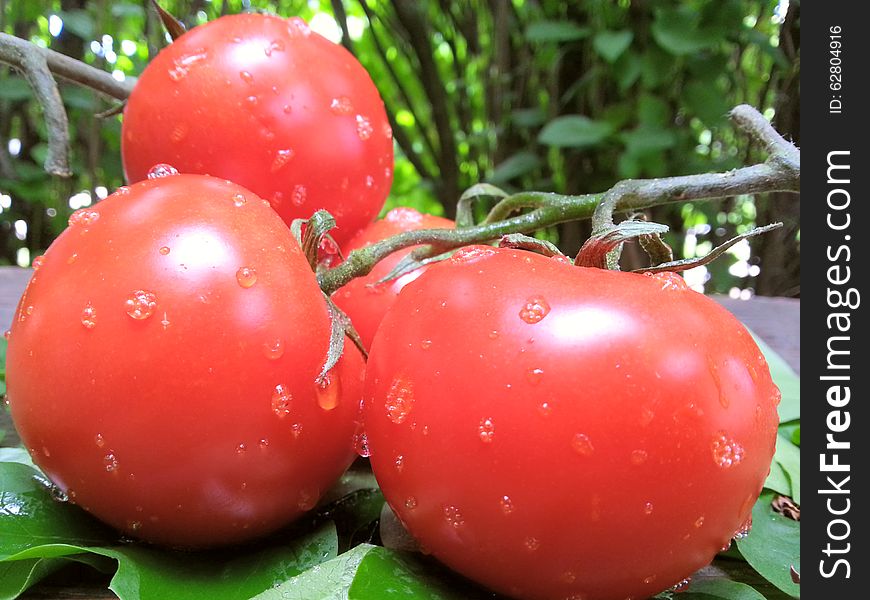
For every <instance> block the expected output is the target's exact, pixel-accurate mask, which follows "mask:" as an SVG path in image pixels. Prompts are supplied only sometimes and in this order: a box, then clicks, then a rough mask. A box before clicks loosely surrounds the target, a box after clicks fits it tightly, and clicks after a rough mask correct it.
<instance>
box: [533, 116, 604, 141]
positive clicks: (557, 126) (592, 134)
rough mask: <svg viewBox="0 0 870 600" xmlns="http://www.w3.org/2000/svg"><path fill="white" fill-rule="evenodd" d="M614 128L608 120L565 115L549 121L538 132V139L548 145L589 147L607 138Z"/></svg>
mask: <svg viewBox="0 0 870 600" xmlns="http://www.w3.org/2000/svg"><path fill="white" fill-rule="evenodd" d="M613 130H614V128H613V125H611V124H610V123H608V122H607V121H595V120H593V119H590V118H589V117H584V116H582V115H565V116H562V117H556V118H555V119H553V120H552V121H550V122H549V123H547V124H546V125H545V126H544V128H543V129H541V133H540V134H538V141H539V142H540V143H542V144H544V145H546V146H560V147H570V148H589V147H592V146H597V145H598V144H600V143H601V142H603V141H604V140H606V139H607V138H608V137H610V135H611V134H613Z"/></svg>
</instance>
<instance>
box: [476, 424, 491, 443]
mask: <svg viewBox="0 0 870 600" xmlns="http://www.w3.org/2000/svg"><path fill="white" fill-rule="evenodd" d="M477 435H478V437H480V441H481V442H483V443H484V444H490V443H492V439H493V437H495V423H494V422H493V420H492V417H485V418H483V419H481V420H480V425H478V426H477Z"/></svg>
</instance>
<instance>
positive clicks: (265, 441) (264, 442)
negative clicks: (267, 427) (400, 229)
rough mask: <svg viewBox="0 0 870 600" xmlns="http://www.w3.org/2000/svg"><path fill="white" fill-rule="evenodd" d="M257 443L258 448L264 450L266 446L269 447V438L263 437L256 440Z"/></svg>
mask: <svg viewBox="0 0 870 600" xmlns="http://www.w3.org/2000/svg"><path fill="white" fill-rule="evenodd" d="M257 445H258V446H260V450H265V449H266V448H268V447H269V440H268V439H266V438H263V439H261V440H260V441H259V442H258V444H257Z"/></svg>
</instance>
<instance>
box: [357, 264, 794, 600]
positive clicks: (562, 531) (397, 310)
mask: <svg viewBox="0 0 870 600" xmlns="http://www.w3.org/2000/svg"><path fill="white" fill-rule="evenodd" d="M778 401H779V392H778V390H777V388H776V387H775V386H774V384H773V383H772V381H771V378H770V373H769V370H768V368H767V365H766V363H765V361H764V358H763V357H762V355H761V353H760V352H759V350H758V347H757V346H756V345H755V343H754V342H753V341H752V338H751V337H750V335H749V334H748V333H747V332H746V330H745V329H744V328H743V326H742V325H741V324H740V323H739V322H738V321H737V320H736V319H735V318H734V317H733V316H732V315H731V314H729V313H728V312H726V311H725V310H724V309H722V308H721V307H720V306H719V305H717V304H716V303H715V302H713V301H712V300H710V299H708V298H705V297H704V296H702V295H700V294H698V293H696V292H694V291H692V290H690V289H688V288H687V287H686V285H685V284H684V282H683V280H682V278H680V277H679V276H678V275H674V274H665V275H661V276H643V275H638V274H631V273H620V272H611V271H605V270H598V269H589V268H579V267H574V266H572V265H570V264H565V263H563V262H559V261H556V260H552V259H548V258H545V257H542V256H539V255H536V254H531V253H529V252H523V251H518V250H496V249H493V248H489V247H472V248H469V249H465V250H463V251H461V252H460V253H458V254H457V255H455V256H454V257H453V258H452V259H450V260H449V261H446V262H444V263H441V264H437V265H433V266H432V267H430V268H429V270H427V272H426V273H424V274H423V275H422V276H421V277H420V278H419V279H417V280H416V281H414V282H412V283H411V284H409V285H408V286H406V287H405V289H404V290H402V293H401V294H400V295H399V298H398V300H397V301H396V303H395V304H394V305H393V307H392V309H391V310H390V311H389V312H388V313H387V315H386V317H385V318H384V320H383V322H382V323H381V327H380V329H379V330H378V334H377V335H376V336H375V340H374V343H373V344H372V349H371V356H370V358H369V363H368V366H367V374H366V391H365V400H364V420H365V427H366V433H367V438H368V439H367V441H368V447H369V449H370V452H371V462H372V468H373V469H374V472H375V475H376V476H377V479H378V482H379V483H380V485H381V487H382V489H383V492H384V495H385V496H386V498H387V500H388V502H389V503H390V506H391V507H392V508H393V510H394V511H395V512H396V513H397V515H398V516H399V518H400V519H401V520H402V521H403V522H404V523H405V524H406V526H407V528H408V529H409V531H410V532H411V533H412V534H413V535H414V536H415V537H416V538H417V539H418V540H419V541H420V543H421V544H422V545H423V547H424V548H426V549H427V550H428V551H430V552H431V553H432V554H433V555H435V556H436V557H437V558H439V559H440V560H442V561H443V562H444V563H446V564H447V565H449V566H450V567H451V568H453V569H455V570H457V571H459V572H460V573H463V574H464V575H466V576H468V577H470V578H472V579H474V580H476V581H478V582H480V583H483V584H484V585H486V586H488V587H490V588H492V589H493V590H496V591H498V592H501V593H504V594H508V595H510V596H514V597H517V598H534V599H558V600H562V599H564V598H584V599H587V600H625V598H646V597H649V596H651V595H654V594H655V593H657V592H659V591H661V590H663V589H666V588H668V587H669V586H672V585H674V584H675V583H677V582H679V581H680V580H681V579H683V578H684V577H687V576H688V575H689V574H691V573H692V572H694V571H695V570H696V569H698V568H700V567H702V566H703V565H705V564H707V563H708V562H709V561H710V560H711V559H712V558H713V556H714V555H715V554H716V553H717V552H718V551H719V550H720V549H721V548H722V547H723V546H724V545H725V544H727V543H728V541H729V540H730V539H731V537H732V536H733V535H734V534H735V532H737V531H738V530H739V529H740V528H741V526H742V525H743V524H744V523H745V522H746V521H747V519H748V518H749V516H750V514H751V509H752V505H753V503H754V501H755V499H756V498H757V497H758V494H759V492H760V491H761V488H762V485H763V482H764V479H765V476H766V475H767V473H768V470H769V466H770V461H771V458H772V456H773V451H774V442H775V438H776V429H777V422H778V419H777V410H776V406H777V403H778Z"/></svg>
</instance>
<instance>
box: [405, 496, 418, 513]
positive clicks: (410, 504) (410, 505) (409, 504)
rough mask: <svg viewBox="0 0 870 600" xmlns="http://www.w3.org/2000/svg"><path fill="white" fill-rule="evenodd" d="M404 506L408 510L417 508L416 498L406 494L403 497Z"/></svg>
mask: <svg viewBox="0 0 870 600" xmlns="http://www.w3.org/2000/svg"><path fill="white" fill-rule="evenodd" d="M405 508H407V509H408V510H414V509H415V508H417V499H416V498H415V497H414V496H408V497H407V498H405Z"/></svg>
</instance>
